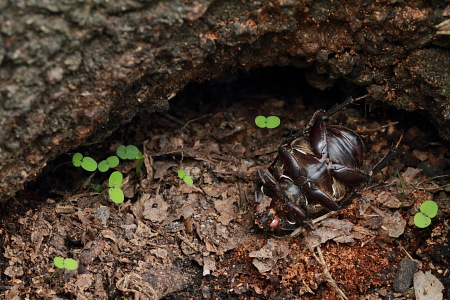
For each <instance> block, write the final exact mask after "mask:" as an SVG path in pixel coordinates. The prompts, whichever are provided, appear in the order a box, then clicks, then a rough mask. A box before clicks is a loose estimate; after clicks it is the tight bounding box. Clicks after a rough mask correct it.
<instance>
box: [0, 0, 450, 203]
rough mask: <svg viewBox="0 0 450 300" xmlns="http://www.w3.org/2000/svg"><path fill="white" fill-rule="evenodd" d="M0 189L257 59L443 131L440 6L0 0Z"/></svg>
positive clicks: (330, 0)
mask: <svg viewBox="0 0 450 300" xmlns="http://www.w3.org/2000/svg"><path fill="white" fill-rule="evenodd" d="M0 11H1V12H0V19H1V21H0V24H1V35H0V45H2V47H0V64H1V69H0V92H1V106H0V136H1V137H2V140H1V142H0V147H1V148H0V164H1V165H0V172H1V174H2V176H1V178H0V196H1V200H5V199H7V198H8V197H11V196H12V195H14V193H15V192H17V191H18V190H20V189H21V188H23V185H24V183H25V182H27V181H29V180H32V179H34V178H35V177H36V175H38V174H39V173H40V172H41V170H42V168H43V167H44V166H45V165H46V163H47V162H48V161H49V160H50V159H52V158H54V157H56V156H57V155H58V154H61V153H64V152H67V151H69V150H71V149H74V148H76V147H78V146H80V145H82V144H89V143H95V142H98V141H101V140H102V139H104V138H105V137H106V136H108V135H109V134H110V133H111V132H113V131H114V130H115V129H117V128H118V126H120V125H121V124H124V123H126V122H129V121H130V120H131V118H132V117H133V116H134V115H135V114H136V113H137V112H138V111H139V110H143V109H146V110H149V111H162V110H165V109H167V108H168V104H169V100H170V99H171V98H172V97H173V96H174V95H176V94H177V93H178V92H179V91H180V90H181V89H183V87H184V86H186V84H188V83H190V82H194V81H195V82H201V81H203V80H207V79H213V78H218V77H224V78H226V77H227V76H230V74H232V73H234V72H236V71H238V70H250V69H251V68H256V67H264V66H275V65H282V66H288V65H290V66H295V67H299V68H304V67H314V68H312V69H314V70H315V71H314V72H311V71H310V72H309V73H308V74H306V77H307V80H308V82H309V83H310V84H311V85H313V86H314V87H317V88H319V89H325V88H327V87H330V86H332V85H333V83H334V82H335V81H336V80H337V79H339V78H343V79H344V80H345V81H347V82H349V83H351V84H355V85H358V86H361V87H364V88H366V89H367V91H368V93H369V94H370V95H371V98H372V99H374V100H378V101H383V102H388V103H389V104H390V105H393V106H395V107H397V108H399V109H406V110H409V111H413V110H424V111H426V113H427V114H428V115H429V117H430V119H431V120H432V121H433V122H434V123H435V124H436V125H437V128H438V129H439V132H440V134H441V135H442V136H443V137H444V138H447V139H448V138H450V72H449V70H450V68H449V66H450V51H449V48H450V38H449V37H448V36H446V35H437V34H436V29H435V27H434V26H435V25H436V24H439V23H441V22H442V21H444V20H445V17H446V16H447V15H449V14H450V5H447V7H446V4H444V3H443V1H414V0H413V1H406V2H401V1H375V0H373V1H366V0H356V1H335V0H317V1H294V0H277V1H275V0H260V1H220V0H191V1H183V0H164V1H144V0H142V1H137V0H135V1H133V0H122V1H120V0H119V1H105V2H104V3H99V2H98V1H84V2H77V1H37V2H36V1H6V0H3V1H2V0H0Z"/></svg>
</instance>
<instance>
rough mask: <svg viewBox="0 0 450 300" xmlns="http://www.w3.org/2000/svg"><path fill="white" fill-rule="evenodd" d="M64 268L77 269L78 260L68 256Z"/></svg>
mask: <svg viewBox="0 0 450 300" xmlns="http://www.w3.org/2000/svg"><path fill="white" fill-rule="evenodd" d="M64 268H66V269H67V270H76V269H77V268H78V262H77V261H76V260H74V259H72V258H66V259H65V260H64Z"/></svg>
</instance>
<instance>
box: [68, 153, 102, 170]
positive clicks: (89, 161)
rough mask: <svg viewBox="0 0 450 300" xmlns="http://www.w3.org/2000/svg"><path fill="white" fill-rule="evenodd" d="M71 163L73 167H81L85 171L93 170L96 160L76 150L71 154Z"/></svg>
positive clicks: (95, 168)
mask: <svg viewBox="0 0 450 300" xmlns="http://www.w3.org/2000/svg"><path fill="white" fill-rule="evenodd" d="M72 163H73V165H74V166H75V167H82V168H83V169H85V170H86V171H89V172H94V171H95V170H97V162H96V161H95V159H93V158H92V157H89V156H83V154H81V153H79V152H77V153H75V154H74V155H73V156H72Z"/></svg>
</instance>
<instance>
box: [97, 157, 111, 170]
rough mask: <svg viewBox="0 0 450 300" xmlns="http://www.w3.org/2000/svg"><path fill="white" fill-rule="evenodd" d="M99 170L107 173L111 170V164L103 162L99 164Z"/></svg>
mask: <svg viewBox="0 0 450 300" xmlns="http://www.w3.org/2000/svg"><path fill="white" fill-rule="evenodd" d="M98 170H99V171H100V172H106V171H108V170H109V164H108V162H107V161H106V160H102V161H101V162H99V163H98Z"/></svg>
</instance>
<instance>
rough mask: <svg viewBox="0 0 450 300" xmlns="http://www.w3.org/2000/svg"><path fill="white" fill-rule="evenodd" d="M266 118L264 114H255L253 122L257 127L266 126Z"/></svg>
mask: <svg viewBox="0 0 450 300" xmlns="http://www.w3.org/2000/svg"><path fill="white" fill-rule="evenodd" d="M266 123H267V118H266V117H264V116H257V117H256V118H255V124H256V126H258V127H259V128H266Z"/></svg>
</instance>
